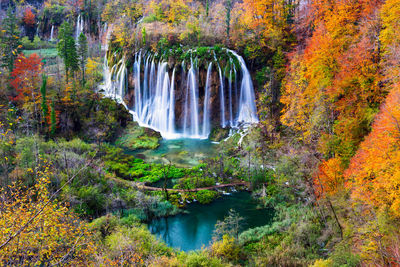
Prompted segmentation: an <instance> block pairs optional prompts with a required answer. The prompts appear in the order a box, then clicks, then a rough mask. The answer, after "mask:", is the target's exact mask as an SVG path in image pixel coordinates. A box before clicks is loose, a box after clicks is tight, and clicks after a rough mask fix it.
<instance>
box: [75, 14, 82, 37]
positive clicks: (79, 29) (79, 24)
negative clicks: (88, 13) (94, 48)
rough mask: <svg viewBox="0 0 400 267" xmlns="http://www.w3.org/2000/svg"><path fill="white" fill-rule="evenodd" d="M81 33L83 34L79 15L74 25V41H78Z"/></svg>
mask: <svg viewBox="0 0 400 267" xmlns="http://www.w3.org/2000/svg"><path fill="white" fill-rule="evenodd" d="M81 32H83V18H82V16H81V15H80V14H79V15H78V18H77V19H76V25H75V40H78V38H79V35H80V34H81Z"/></svg>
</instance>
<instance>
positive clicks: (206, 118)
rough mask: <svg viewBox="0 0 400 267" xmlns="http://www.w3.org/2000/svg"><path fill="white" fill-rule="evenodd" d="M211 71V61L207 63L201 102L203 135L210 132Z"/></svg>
mask: <svg viewBox="0 0 400 267" xmlns="http://www.w3.org/2000/svg"><path fill="white" fill-rule="evenodd" d="M211 71H212V62H210V63H209V64H208V68H207V78H206V87H205V93H204V104H203V134H202V135H203V136H208V134H209V133H210V104H211V103H210V86H211V79H210V78H211Z"/></svg>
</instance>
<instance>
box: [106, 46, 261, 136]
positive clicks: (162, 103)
mask: <svg viewBox="0 0 400 267" xmlns="http://www.w3.org/2000/svg"><path fill="white" fill-rule="evenodd" d="M224 51H226V53H227V54H228V57H226V56H224V57H222V58H228V59H227V60H225V59H224V61H221V62H220V61H218V60H217V57H216V56H215V53H214V60H212V61H208V62H207V61H206V62H205V63H206V64H205V65H203V63H201V61H200V59H199V58H197V57H196V54H195V51H189V52H188V53H191V54H189V55H191V56H190V57H191V59H190V64H186V65H185V61H183V62H182V63H181V64H179V65H178V64H176V65H173V66H169V65H168V57H167V56H165V55H162V56H159V55H157V54H152V53H150V52H143V51H139V52H138V53H136V54H135V55H134V58H133V66H132V78H133V80H132V85H133V87H134V88H132V89H133V92H129V90H128V85H127V83H128V79H127V77H128V71H127V68H126V66H125V59H124V57H122V58H121V59H120V60H119V61H118V62H117V63H116V64H114V65H113V66H112V67H111V68H109V66H108V62H107V57H106V58H105V59H104V84H103V85H102V86H101V87H100V90H101V91H102V92H103V94H104V95H105V96H107V97H111V98H113V99H115V100H116V101H117V102H119V103H122V104H123V105H124V106H125V107H127V106H128V105H127V103H128V102H129V105H130V106H131V108H128V107H127V108H128V110H129V112H130V113H131V114H132V115H133V117H134V120H136V121H137V122H138V123H139V125H141V126H145V127H149V128H152V129H154V130H156V131H159V132H160V133H161V135H162V136H163V138H165V139H176V138H182V137H185V138H196V139H204V138H208V136H209V134H210V132H211V128H212V124H215V123H219V124H220V125H221V126H222V127H226V126H229V127H230V128H236V127H238V126H239V125H241V124H242V123H245V124H246V123H256V122H258V118H257V110H256V105H255V96H254V88H253V84H252V81H251V76H250V73H249V71H248V69H247V67H246V64H245V62H244V60H243V58H242V57H241V56H239V55H238V54H237V53H236V52H234V51H231V50H224ZM212 52H214V51H212ZM112 57H114V58H115V57H117V55H113V56H112ZM214 63H215V65H216V66H217V71H218V74H217V77H219V88H217V89H212V88H213V87H212V85H213V84H214V83H213V82H212V79H213V75H212V74H213V64H214ZM202 66H205V68H206V69H207V73H206V80H205V83H201V81H199V78H200V77H202V76H201V74H200V68H202ZM222 67H223V68H222ZM179 68H181V70H179ZM223 69H224V71H223ZM202 71H205V70H202ZM177 73H179V74H180V75H178V77H179V78H177ZM202 73H204V72H202ZM224 73H226V75H224ZM214 77H215V76H214ZM199 84H200V85H201V87H200V88H199ZM217 84H218V83H217ZM203 86H204V87H203ZM213 90H218V92H217V91H215V92H212V91H213ZM127 94H128V95H127ZM199 94H200V95H199ZM214 94H215V95H216V96H217V97H216V98H215V97H214ZM128 96H129V97H132V99H131V101H130V99H129V97H128ZM216 99H217V100H216ZM218 99H219V106H218V104H217V103H218ZM125 101H128V102H126V103H125ZM215 101H217V102H215ZM218 109H219V110H218ZM212 111H213V112H212ZM201 112H202V113H201ZM217 112H219V113H217ZM212 114H215V115H217V114H219V117H218V116H215V115H212ZM228 116H229V117H228ZM218 118H219V119H218Z"/></svg>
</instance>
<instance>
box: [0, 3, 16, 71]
mask: <svg viewBox="0 0 400 267" xmlns="http://www.w3.org/2000/svg"><path fill="white" fill-rule="evenodd" d="M2 30H3V35H1V42H0V46H1V50H2V51H1V53H2V56H1V66H2V67H5V68H7V69H8V71H9V73H10V74H11V73H12V71H13V69H14V61H15V59H16V58H17V57H18V54H19V52H20V50H21V41H20V39H19V35H20V31H19V30H18V25H17V18H16V17H15V14H14V12H13V11H12V10H11V7H9V8H8V10H7V16H6V18H5V19H4V20H3V23H2Z"/></svg>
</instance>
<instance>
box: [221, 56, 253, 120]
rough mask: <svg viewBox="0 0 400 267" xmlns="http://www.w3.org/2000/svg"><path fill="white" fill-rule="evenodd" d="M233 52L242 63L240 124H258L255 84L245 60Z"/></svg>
mask: <svg viewBox="0 0 400 267" xmlns="http://www.w3.org/2000/svg"><path fill="white" fill-rule="evenodd" d="M228 51H229V52H231V53H232V54H233V55H234V56H235V57H236V58H237V59H238V60H239V63H240V67H241V71H242V76H243V78H242V82H241V86H240V102H239V113H238V117H237V121H238V122H249V123H257V122H258V117H257V108H256V103H255V96H254V88H253V82H252V81H251V76H250V72H249V70H248V69H247V67H246V63H245V62H244V59H243V58H242V57H241V56H239V55H238V54H237V53H236V52H235V51H232V50H228Z"/></svg>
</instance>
